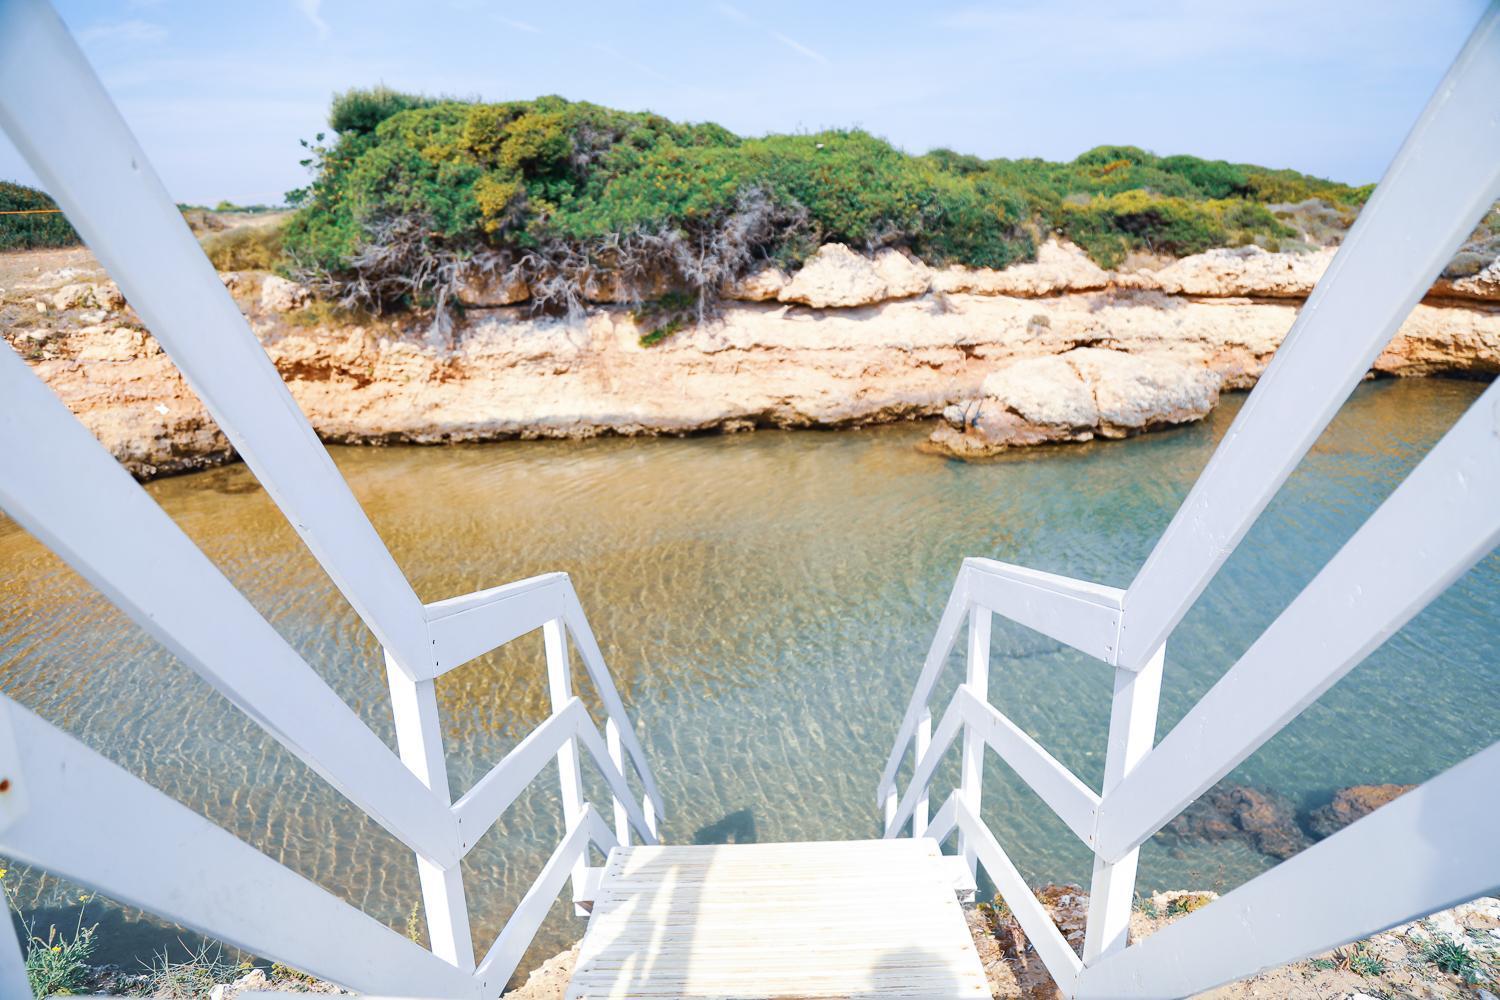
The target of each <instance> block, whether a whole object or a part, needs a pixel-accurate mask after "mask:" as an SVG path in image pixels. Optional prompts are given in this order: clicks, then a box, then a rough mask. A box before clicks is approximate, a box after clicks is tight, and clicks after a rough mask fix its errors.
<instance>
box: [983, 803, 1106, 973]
mask: <svg viewBox="0 0 1500 1000" xmlns="http://www.w3.org/2000/svg"><path fill="white" fill-rule="evenodd" d="M954 806H955V810H954V812H955V816H956V818H957V820H958V828H959V829H960V830H962V831H964V832H965V833H967V834H968V835H969V842H970V843H972V844H973V845H974V849H975V851H976V852H977V853H978V855H979V862H980V864H981V865H983V866H984V870H985V871H986V872H987V873H988V874H989V876H990V879H991V880H992V881H993V882H994V883H995V887H996V888H997V889H999V890H1000V895H1001V896H1002V897H1003V898H1004V899H1005V902H1006V903H1007V904H1008V905H1009V906H1010V909H1011V912H1012V913H1014V914H1015V915H1016V920H1018V921H1019V922H1020V924H1021V928H1022V929H1023V930H1025V931H1026V936H1027V937H1028V938H1029V939H1030V941H1031V945H1032V947H1033V948H1035V949H1036V953H1037V954H1038V955H1039V956H1041V959H1042V964H1043V965H1045V966H1046V967H1047V971H1048V972H1050V973H1051V974H1052V978H1053V980H1055V981H1056V983H1057V985H1058V988H1059V989H1061V990H1062V992H1063V995H1064V996H1071V995H1072V992H1071V987H1072V984H1073V980H1074V979H1075V978H1077V976H1078V972H1079V970H1080V969H1081V968H1083V963H1082V962H1081V961H1080V960H1079V958H1078V956H1077V955H1076V954H1074V952H1073V947H1072V945H1070V944H1068V941H1067V939H1066V938H1064V937H1063V936H1062V932H1061V931H1059V930H1058V929H1057V925H1056V924H1054V923H1053V922H1052V916H1051V915H1050V914H1049V913H1048V912H1047V908H1046V907H1044V906H1043V905H1042V904H1041V902H1040V901H1039V900H1038V899H1037V898H1036V896H1035V895H1034V894H1033V893H1032V891H1031V887H1030V886H1028V885H1027V884H1026V879H1025V878H1023V877H1022V875H1021V873H1020V871H1018V870H1017V869H1016V866H1015V865H1014V864H1013V863H1012V862H1011V860H1010V857H1009V856H1007V855H1006V853H1005V851H1004V850H1002V849H1001V847H1000V843H999V842H998V841H997V840H995V835H994V834H993V833H991V832H990V828H989V827H987V826H985V825H984V823H982V822H980V820H979V819H978V817H976V816H975V815H974V814H973V813H971V812H969V809H968V807H967V806H965V805H964V803H963V800H962V799H955V800H954ZM1121 995H1122V996H1124V995H1126V994H1121Z"/></svg>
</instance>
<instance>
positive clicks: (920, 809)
mask: <svg viewBox="0 0 1500 1000" xmlns="http://www.w3.org/2000/svg"><path fill="white" fill-rule="evenodd" d="M931 745H932V712H930V711H928V710H927V709H923V710H922V717H921V718H920V719H918V720H917V738H916V740H915V741H914V742H913V743H912V746H911V761H912V766H913V767H916V765H917V761H919V760H921V759H922V758H923V757H925V756H926V755H927V748H928V747H930V746H931ZM927 796H928V789H927V786H926V785H923V786H922V794H921V796H920V797H919V798H918V799H917V804H916V806H915V808H913V810H912V814H911V835H912V836H913V837H920V836H922V835H923V834H924V833H926V832H927Z"/></svg>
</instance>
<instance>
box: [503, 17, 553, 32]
mask: <svg viewBox="0 0 1500 1000" xmlns="http://www.w3.org/2000/svg"><path fill="white" fill-rule="evenodd" d="M495 20H497V21H499V22H500V23H501V24H503V25H506V26H507V27H511V28H515V29H516V30H517V31H524V32H526V33H527V34H529V35H540V34H542V29H541V28H538V27H537V26H536V25H534V24H527V23H526V22H525V21H516V20H512V19H511V18H508V17H496V18H495Z"/></svg>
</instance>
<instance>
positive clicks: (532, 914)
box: [479, 806, 618, 996]
mask: <svg viewBox="0 0 1500 1000" xmlns="http://www.w3.org/2000/svg"><path fill="white" fill-rule="evenodd" d="M590 844H593V845H594V846H596V847H598V848H599V849H600V850H602V851H604V852H606V853H608V852H609V851H611V850H613V849H614V848H615V847H616V846H618V845H616V844H615V838H614V835H613V834H611V833H610V832H609V827H608V826H606V825H605V824H604V820H602V819H600V818H599V814H598V813H597V812H595V811H594V807H593V806H584V807H583V809H582V810H581V811H580V812H579V814H578V822H577V824H575V825H573V826H571V827H570V828H569V829H568V833H567V835H566V836H564V837H563V839H562V842H561V843H560V844H558V845H557V849H556V850H555V851H553V852H552V856H551V857H550V858H548V859H547V863H546V864H545V865H543V866H542V871H541V874H540V875H538V876H537V878H536V881H535V882H533V883H532V885H531V888H530V889H528V890H526V895H525V896H523V897H521V902H520V903H519V904H517V906H516V908H515V910H514V911H513V912H512V913H511V915H510V919H509V920H507V921H506V922H505V929H504V930H502V931H501V932H500V936H499V937H497V938H496V939H495V943H494V944H493V945H491V946H490V950H489V951H488V952H486V953H485V956H484V961H482V962H480V963H479V979H480V982H481V985H482V989H483V990H484V994H485V995H486V996H499V994H500V991H501V990H502V989H504V988H505V984H506V983H507V982H508V981H509V980H510V977H511V976H512V975H514V974H515V971H516V966H517V965H519V964H520V962H521V957H522V956H523V955H524V954H525V953H526V948H527V946H528V945H530V944H531V940H532V938H534V937H536V932H537V928H539V927H541V925H542V921H543V920H545V919H546V918H547V911H548V910H550V909H551V908H552V901H553V900H555V899H556V898H557V896H558V893H560V892H561V891H562V886H563V882H564V881H565V880H566V879H568V878H569V877H570V875H569V873H570V872H571V871H573V870H574V869H575V867H576V865H577V863H578V862H579V860H580V859H581V860H582V861H583V862H584V864H585V865H587V862H588V852H589V845H590ZM586 895H587V897H588V898H589V899H590V900H593V899H594V893H593V892H586Z"/></svg>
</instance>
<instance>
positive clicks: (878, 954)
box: [568, 838, 989, 998]
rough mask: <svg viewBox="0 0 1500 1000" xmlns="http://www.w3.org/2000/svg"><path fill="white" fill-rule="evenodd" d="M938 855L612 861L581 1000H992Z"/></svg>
mask: <svg viewBox="0 0 1500 1000" xmlns="http://www.w3.org/2000/svg"><path fill="white" fill-rule="evenodd" d="M988 995H989V992H988V988H987V986H986V984H985V981H984V972H983V969H982V968H981V967H980V965H979V960H978V956H977V954H975V952H974V946H973V942H972V940H971V938H970V936H969V932H968V928H967V925H966V924H965V922H964V918H963V914H962V911H961V910H960V908H959V906H958V902H957V900H956V898H955V896H954V891H953V885H952V882H951V879H950V878H949V876H948V874H947V871H946V869H945V867H944V866H943V865H942V857H941V855H940V853H939V851H938V848H937V845H936V843H934V842H933V841H931V840H928V839H926V838H919V839H916V840H905V839H903V840H896V841H865V842H860V841H854V842H843V843H824V844H818V843H813V844H734V845H717V846H690V847H661V848H651V847H635V848H628V849H622V850H617V851H612V852H611V853H610V856H609V860H608V862H607V863H606V866H605V874H604V878H603V880H602V881H601V883H600V886H599V893H598V896H597V898H596V899H595V901H594V913H593V916H592V917H590V919H589V927H588V931H587V933H586V934H585V935H584V940H583V943H582V946H581V947H580V950H579V958H578V963H577V971H576V972H575V973H574V976H573V981H572V983H571V984H570V986H569V992H568V996H570V997H585V996H586V997H590V998H602V997H618V996H629V997H663V996H672V997H685V996H692V997H764V998H772V997H803V998H806V997H814V996H817V997H852V996H861V997H884V996H905V997H913V996H922V997H932V998H939V997H987V996H988Z"/></svg>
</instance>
